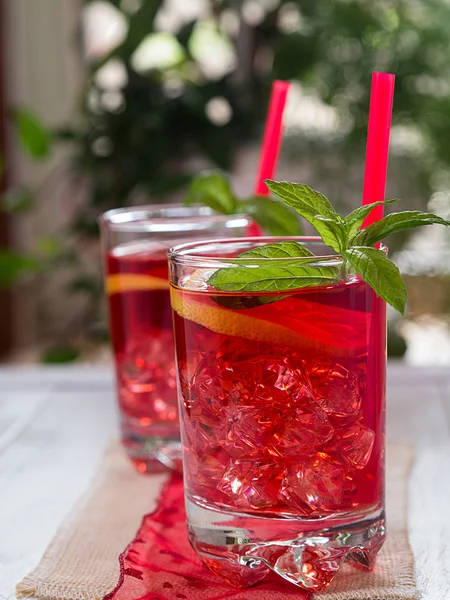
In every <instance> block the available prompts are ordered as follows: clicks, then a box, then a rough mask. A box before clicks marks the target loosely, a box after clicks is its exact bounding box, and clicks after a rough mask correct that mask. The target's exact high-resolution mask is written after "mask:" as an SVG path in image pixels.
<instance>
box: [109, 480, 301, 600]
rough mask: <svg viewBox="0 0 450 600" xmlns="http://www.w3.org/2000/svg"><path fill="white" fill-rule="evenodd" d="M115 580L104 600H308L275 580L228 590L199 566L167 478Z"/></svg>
mask: <svg viewBox="0 0 450 600" xmlns="http://www.w3.org/2000/svg"><path fill="white" fill-rule="evenodd" d="M119 563H120V578H119V581H118V583H117V586H116V588H115V589H114V590H113V591H112V592H110V593H109V594H107V595H106V596H105V597H104V599H103V600H224V599H225V598H233V599H236V600H238V599H240V600H293V599H294V598H296V599H298V600H301V599H302V598H303V600H307V599H308V597H309V596H308V594H306V593H304V592H302V591H301V590H300V589H299V588H297V587H295V586H293V585H291V584H289V583H287V582H284V581H283V580H281V579H280V578H275V576H274V578H273V580H272V581H268V580H267V579H266V580H265V582H264V583H261V584H258V585H256V586H255V587H253V588H249V589H245V590H242V589H237V588H232V587H230V586H229V585H228V584H227V583H225V582H224V581H222V580H221V579H220V578H219V577H217V576H216V575H214V574H213V573H212V572H211V571H209V570H208V569H207V568H206V567H204V566H203V564H202V563H201V561H200V559H199V558H198V557H197V555H196V554H195V552H194V551H193V550H192V548H191V546H190V544H189V542H188V539H187V533H186V515H185V511H184V498H183V481H182V478H181V477H180V476H179V475H176V474H174V475H172V477H171V479H170V480H169V481H168V483H167V484H166V485H165V486H164V488H163V490H162V493H161V497H160V502H159V506H158V508H157V509H156V511H155V512H153V513H151V514H148V515H146V516H145V517H144V520H143V522H142V525H141V528H140V529H139V531H138V534H137V537H136V539H135V540H134V541H133V542H132V543H131V544H130V545H129V546H128V548H127V549H126V550H125V552H124V553H123V554H121V555H120V557H119Z"/></svg>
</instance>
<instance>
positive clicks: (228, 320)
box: [170, 287, 368, 357]
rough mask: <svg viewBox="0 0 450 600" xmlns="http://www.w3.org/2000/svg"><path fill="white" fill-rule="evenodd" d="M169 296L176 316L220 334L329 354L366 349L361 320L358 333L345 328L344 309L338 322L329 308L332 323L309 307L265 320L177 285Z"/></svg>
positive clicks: (355, 352)
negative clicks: (205, 299) (197, 296)
mask: <svg viewBox="0 0 450 600" xmlns="http://www.w3.org/2000/svg"><path fill="white" fill-rule="evenodd" d="M170 295H171V302H172V308H173V310H174V311H175V312H176V313H178V314H179V315H180V317H183V318H184V319H187V320H189V321H193V322H194V323H197V324H198V325H202V326H203V327H206V328H207V329H210V330H211V331H214V332H216V333H220V334H222V335H229V336H236V337H241V338H245V339H248V340H254V341H256V342H268V343H270V344H277V345H283V346H289V347H292V348H296V349H299V350H301V351H302V352H305V351H306V352H308V351H309V352H314V353H318V352H319V353H322V352H323V353H331V354H332V355H333V356H338V357H348V356H355V355H359V354H360V353H362V352H364V351H367V343H368V339H367V335H368V331H367V328H366V327H365V326H364V323H361V326H360V327H358V328H357V331H358V332H359V335H355V332H354V330H353V329H349V327H348V319H349V315H348V312H347V311H345V313H346V314H343V315H341V319H342V322H339V313H338V311H337V310H336V309H334V311H333V320H335V322H334V323H333V322H332V321H329V320H328V321H327V320H326V319H324V318H323V315H322V317H321V316H320V314H318V313H315V312H314V311H313V310H312V308H313V307H312V306H310V307H309V308H310V310H308V311H306V312H305V314H304V315H303V314H300V315H293V316H292V318H290V319H286V316H285V315H281V314H278V315H277V317H278V320H276V321H275V320H274V321H269V320H266V319H261V318H259V317H256V316H252V315H250V314H245V311H242V312H241V311H236V310H229V309H227V308H224V307H222V306H219V305H217V306H216V305H211V304H206V303H205V302H203V301H198V300H196V299H195V297H192V295H189V294H187V295H186V294H183V293H182V292H181V291H180V290H178V289H177V288H173V287H172V288H171V290H170ZM351 318H352V320H354V319H355V318H356V315H354V314H353V313H352V314H351ZM289 321H291V322H289ZM293 326H295V329H294V327H293ZM299 331H301V332H302V333H299Z"/></svg>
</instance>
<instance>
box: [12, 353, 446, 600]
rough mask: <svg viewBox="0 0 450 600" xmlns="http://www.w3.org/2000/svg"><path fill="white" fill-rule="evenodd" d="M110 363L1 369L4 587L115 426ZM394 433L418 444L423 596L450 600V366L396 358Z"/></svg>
mask: <svg viewBox="0 0 450 600" xmlns="http://www.w3.org/2000/svg"><path fill="white" fill-rule="evenodd" d="M114 404H115V401H114V393H113V379H112V372H111V371H110V370H108V369H106V368H90V367H60V368H45V369H44V368H42V367H36V368H29V369H24V368H3V369H0V596H2V597H4V598H9V597H13V595H14V587H15V584H16V583H17V582H18V581H19V580H20V579H21V578H22V577H23V576H24V575H25V574H26V573H27V572H28V571H30V570H31V569H32V568H33V567H35V566H36V564H37V563H38V561H39V560H40V558H41V556H42V554H43V552H44V550H45V548H46V546H47V545H48V543H49V542H50V540H51V538H52V537H53V535H54V533H55V531H56V529H57V528H58V526H59V524H60V523H61V521H62V519H63V518H64V517H65V516H66V515H67V514H68V512H70V510H71V508H72V506H73V504H74V503H75V501H76V500H77V498H78V497H79V496H80V495H81V494H82V493H83V492H84V491H85V490H86V489H87V488H88V486H89V481H90V479H91V478H92V476H93V474H94V472H95V469H96V467H97V464H98V461H99V459H100V456H101V454H102V452H103V450H104V449H105V447H106V444H107V443H108V441H109V440H110V438H111V437H112V436H114V435H115V434H116V416H115V409H114ZM388 438H389V439H390V440H395V441H397V442H401V443H408V444H411V445H413V446H414V447H415V449H416V460H415V465H414V468H413V472H412V475H411V481H410V486H409V489H410V496H409V529H410V541H411V546H412V548H413V551H414V554H415V557H416V571H417V582H418V590H419V593H420V594H421V598H422V600H450V518H449V516H448V515H449V512H450V508H449V507H450V372H449V370H448V369H441V370H440V369H439V370H438V369H437V370H430V369H423V370H420V369H410V368H407V367H404V366H401V365H390V367H389V376H388Z"/></svg>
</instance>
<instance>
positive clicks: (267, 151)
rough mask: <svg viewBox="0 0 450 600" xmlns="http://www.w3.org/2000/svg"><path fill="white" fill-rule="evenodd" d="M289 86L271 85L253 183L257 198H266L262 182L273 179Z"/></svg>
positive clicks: (282, 84)
mask: <svg viewBox="0 0 450 600" xmlns="http://www.w3.org/2000/svg"><path fill="white" fill-rule="evenodd" d="M290 86H291V84H290V83H288V82H287V81H274V82H273V85H272V94H271V97H270V105H269V112H268V114H267V118H266V126H265V130H264V140H263V145H262V150H261V158H260V161H259V169H258V176H257V178H256V183H255V194H256V195H257V196H268V195H269V194H270V192H269V189H268V187H267V185H266V184H265V183H264V180H265V179H273V176H274V174H275V170H276V167H277V163H278V156H279V154H280V148H281V138H282V133H283V115H284V109H285V106H286V98H287V94H288V91H289V88H290Z"/></svg>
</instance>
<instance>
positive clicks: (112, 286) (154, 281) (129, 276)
mask: <svg viewBox="0 0 450 600" xmlns="http://www.w3.org/2000/svg"><path fill="white" fill-rule="evenodd" d="M168 289H169V282H168V281H167V279H163V278H162V277H153V276H152V275H139V274H137V273H116V274H114V275H108V277H107V278H106V293H107V294H108V295H111V294H120V293H123V292H139V291H143V290H168Z"/></svg>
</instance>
